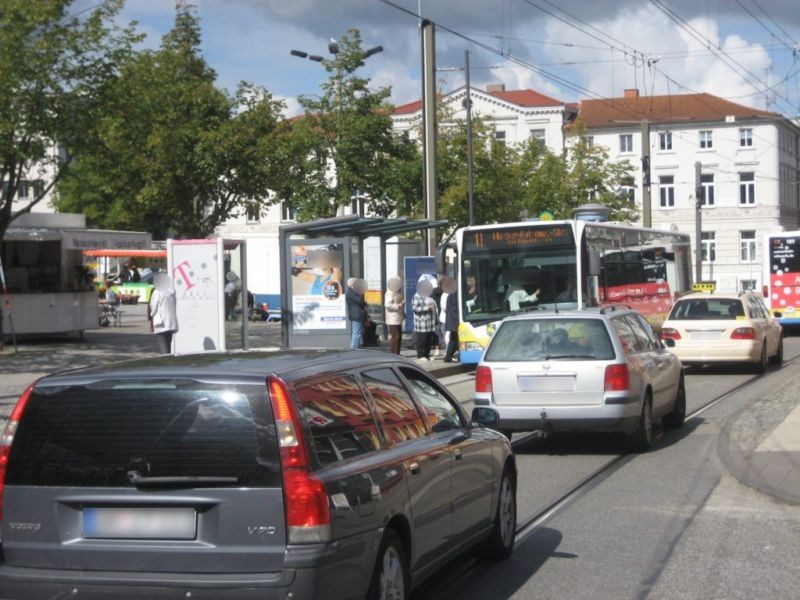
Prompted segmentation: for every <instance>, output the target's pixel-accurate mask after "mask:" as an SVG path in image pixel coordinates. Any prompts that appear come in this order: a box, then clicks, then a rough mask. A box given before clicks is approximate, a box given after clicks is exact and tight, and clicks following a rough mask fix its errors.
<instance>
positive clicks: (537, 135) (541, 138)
mask: <svg viewBox="0 0 800 600" xmlns="http://www.w3.org/2000/svg"><path fill="white" fill-rule="evenodd" d="M528 137H529V139H530V141H532V142H536V143H537V144H539V148H544V147H545V146H546V145H547V130H546V129H531V130H530V132H529V133H528Z"/></svg>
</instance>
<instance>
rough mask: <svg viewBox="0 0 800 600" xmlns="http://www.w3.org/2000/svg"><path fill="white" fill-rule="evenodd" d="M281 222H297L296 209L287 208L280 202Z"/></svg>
mask: <svg viewBox="0 0 800 600" xmlns="http://www.w3.org/2000/svg"><path fill="white" fill-rule="evenodd" d="M281 221H282V222H289V223H293V222H295V221H297V209H296V208H289V207H288V206H286V204H284V203H283V202H281Z"/></svg>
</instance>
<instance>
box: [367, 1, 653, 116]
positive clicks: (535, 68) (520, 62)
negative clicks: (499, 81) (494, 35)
mask: <svg viewBox="0 0 800 600" xmlns="http://www.w3.org/2000/svg"><path fill="white" fill-rule="evenodd" d="M379 1H380V2H381V3H383V4H386V5H387V6H391V7H392V8H394V9H396V10H399V11H400V12H403V13H405V14H407V15H409V16H411V17H413V18H415V19H423V18H424V17H420V16H419V15H418V14H417V13H415V12H413V11H410V10H408V9H407V8H405V7H404V6H400V5H399V4H396V3H395V2H393V1H392V0H379ZM436 27H437V29H441V30H442V31H446V32H447V33H449V34H451V35H453V36H455V37H457V38H459V39H462V40H464V41H466V42H469V43H470V44H473V45H474V46H476V47H478V48H481V49H482V50H485V51H487V52H489V53H491V54H494V55H496V56H499V57H501V58H503V59H505V60H508V61H511V62H513V63H515V64H517V65H519V66H521V67H524V68H526V69H528V70H530V71H532V72H534V73H536V74H538V75H541V76H542V77H545V78H546V79H549V80H551V81H553V82H555V83H558V84H559V85H562V86H563V87H565V88H567V89H569V90H571V91H573V92H576V93H578V94H584V95H585V96H587V97H589V98H591V99H593V100H597V101H599V102H602V103H603V104H606V105H608V106H609V107H612V108H614V109H616V110H622V111H626V112H628V113H629V114H631V115H632V116H633V117H635V118H637V119H640V118H641V115H640V114H639V113H638V112H637V111H634V110H633V109H630V108H628V107H626V106H619V105H617V104H614V103H612V102H609V101H608V99H607V98H606V97H604V96H601V95H600V94H598V93H597V92H594V91H592V90H590V89H589V88H586V87H583V86H582V85H580V84H577V83H574V82H572V81H569V80H568V79H565V78H563V77H561V76H559V75H555V74H554V73H551V72H550V71H548V70H546V69H542V68H541V67H539V66H537V65H534V64H533V63H529V62H528V61H525V60H522V59H521V58H518V57H516V56H514V55H512V54H509V53H506V52H501V51H500V50H498V49H497V48H494V47H492V46H490V45H488V44H485V43H484V42H481V41H479V40H476V39H474V38H472V37H470V36H468V35H466V34H463V33H461V32H459V31H456V30H455V29H451V28H449V27H447V26H446V25H442V24H441V23H438V22H437V23H436Z"/></svg>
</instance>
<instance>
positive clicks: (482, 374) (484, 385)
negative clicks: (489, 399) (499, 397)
mask: <svg viewBox="0 0 800 600" xmlns="http://www.w3.org/2000/svg"><path fill="white" fill-rule="evenodd" d="M475 391H476V392H484V393H487V394H491V393H492V369H491V368H490V367H486V366H479V367H478V368H477V369H476V370H475Z"/></svg>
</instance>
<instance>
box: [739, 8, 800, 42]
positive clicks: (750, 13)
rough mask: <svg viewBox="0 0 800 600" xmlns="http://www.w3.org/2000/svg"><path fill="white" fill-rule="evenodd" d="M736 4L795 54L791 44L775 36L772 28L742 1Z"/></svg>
mask: <svg viewBox="0 0 800 600" xmlns="http://www.w3.org/2000/svg"><path fill="white" fill-rule="evenodd" d="M736 4H738V5H739V6H741V7H742V9H743V10H744V12H746V13H747V14H748V15H750V16H751V17H752V18H753V20H754V21H755V22H756V23H758V24H759V25H761V26H762V27H763V28H764V29H765V30H766V31H767V33H769V34H770V35H771V36H772V37H773V38H775V39H776V40H778V41H779V42H780V43H781V44H783V45H784V46H786V48H788V49H789V51H790V52H794V51H795V49H794V48H793V47H792V46H790V45H789V44H787V43H786V42H785V41H783V40H782V39H781V38H780V37H779V36H777V35H775V33H773V31H772V29H770V28H769V27H768V26H767V24H766V23H764V21H762V20H761V19H759V18H758V17H757V16H756V15H755V14H753V11H751V10H750V9H749V8H747V7H746V6H745V5H744V2H742V0H736Z"/></svg>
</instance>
